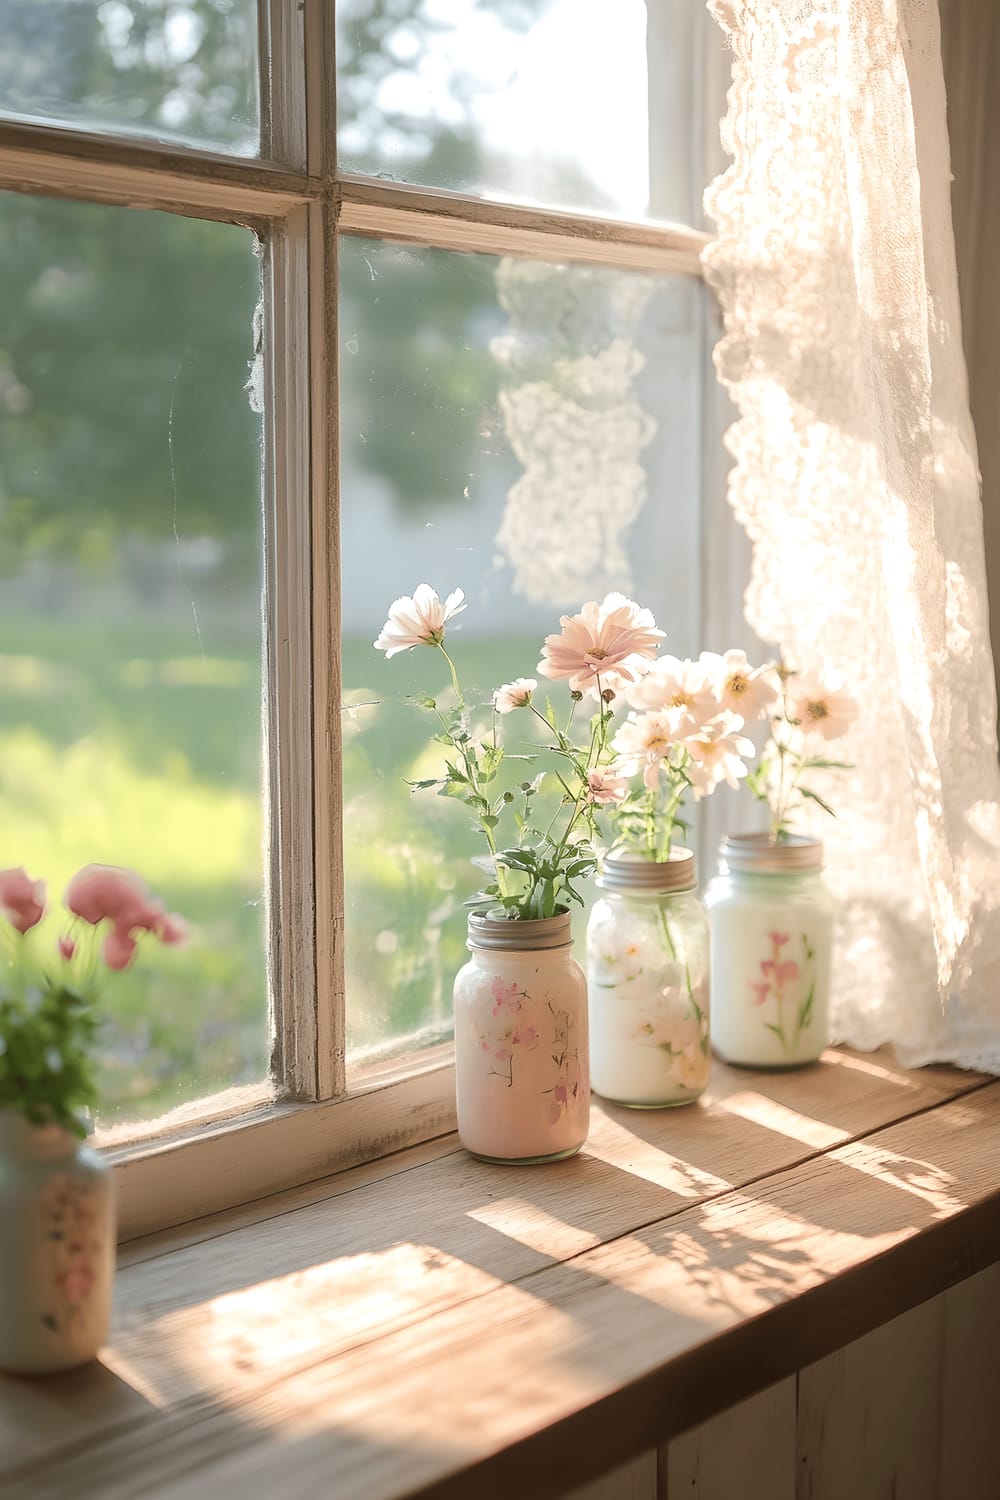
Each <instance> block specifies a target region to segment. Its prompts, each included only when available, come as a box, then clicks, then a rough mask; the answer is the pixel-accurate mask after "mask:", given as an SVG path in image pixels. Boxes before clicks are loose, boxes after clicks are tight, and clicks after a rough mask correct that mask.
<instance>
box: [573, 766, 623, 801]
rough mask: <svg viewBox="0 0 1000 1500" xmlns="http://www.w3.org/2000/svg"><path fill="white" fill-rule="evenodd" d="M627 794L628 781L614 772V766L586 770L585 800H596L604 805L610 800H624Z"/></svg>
mask: <svg viewBox="0 0 1000 1500" xmlns="http://www.w3.org/2000/svg"><path fill="white" fill-rule="evenodd" d="M627 796H628V782H627V781H626V780H625V778H624V777H623V776H617V775H616V774H615V772H614V767H611V766H609V767H608V768H607V769H606V770H604V771H588V772H587V790H586V792H585V793H584V801H585V802H590V803H594V802H596V803H599V804H600V805H601V806H604V805H605V804H606V803H610V802H624V801H625V798H626V797H627Z"/></svg>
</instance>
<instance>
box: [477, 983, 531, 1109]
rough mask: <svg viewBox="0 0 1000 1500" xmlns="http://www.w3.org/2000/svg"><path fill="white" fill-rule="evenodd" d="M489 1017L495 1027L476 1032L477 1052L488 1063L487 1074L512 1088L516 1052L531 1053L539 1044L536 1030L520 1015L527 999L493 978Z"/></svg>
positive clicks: (512, 986)
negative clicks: (494, 1019)
mask: <svg viewBox="0 0 1000 1500" xmlns="http://www.w3.org/2000/svg"><path fill="white" fill-rule="evenodd" d="M490 993H491V995H492V998H493V1005H492V1010H493V1015H494V1016H495V1017H496V1018H497V1021H498V1025H497V1026H496V1027H491V1028H490V1029H489V1030H487V1031H481V1032H479V1048H480V1051H481V1052H483V1053H484V1054H485V1055H486V1057H487V1058H488V1060H489V1070H488V1071H489V1072H490V1074H491V1075H492V1076H493V1077H495V1078H502V1079H503V1081H504V1083H506V1085H507V1087H508V1088H513V1086H514V1058H515V1055H516V1054H517V1053H518V1052H533V1051H534V1050H535V1048H536V1047H537V1046H538V1043H539V1040H540V1038H539V1035H538V1027H537V1026H533V1025H532V1024H531V1022H530V1021H528V1020H527V1018H526V1017H525V1015H524V1002H525V1001H526V1000H528V1001H530V999H531V997H530V995H529V994H528V992H527V990H524V989H519V988H518V987H517V985H516V984H513V983H511V984H505V983H504V981H503V980H502V979H501V978H500V976H499V975H496V976H495V977H494V979H493V982H492V984H491V985H490Z"/></svg>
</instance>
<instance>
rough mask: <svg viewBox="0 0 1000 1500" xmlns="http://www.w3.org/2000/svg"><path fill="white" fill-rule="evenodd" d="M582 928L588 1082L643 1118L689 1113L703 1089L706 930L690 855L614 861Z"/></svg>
mask: <svg viewBox="0 0 1000 1500" xmlns="http://www.w3.org/2000/svg"><path fill="white" fill-rule="evenodd" d="M597 884H598V886H599V888H600V890H601V893H602V894H601V897H600V899H599V900H598V901H597V902H596V903H595V905H594V907H593V910H592V911H591V914H590V922H589V924H588V927H587V981H588V993H589V997H590V998H589V1008H590V1066H591V1079H592V1082H593V1086H594V1089H595V1090H596V1092H597V1093H599V1094H603V1095H604V1097H605V1098H606V1099H611V1100H613V1101H614V1102H615V1103H617V1104H627V1105H631V1106H633V1107H634V1108H640V1109H657V1108H660V1107H662V1106H664V1105H675V1104H690V1103H691V1101H692V1100H694V1099H697V1097H698V1095H699V1094H701V1093H702V1092H703V1091H704V1090H705V1088H706V1086H707V1084H708V1075H709V1071H710V1067H711V1056H710V1051H709V1039H708V923H707V921H706V919H705V913H704V911H703V910H702V908H701V904H700V902H699V901H698V898H697V896H696V894H695V872H694V856H693V854H692V853H691V851H690V850H689V849H675V850H674V851H673V854H672V855H671V857H670V859H669V860H662V861H656V860H648V859H645V858H644V857H643V856H642V855H641V854H621V855H612V856H610V857H609V858H608V859H606V860H605V862H604V868H603V871H602V873H601V875H600V877H599V878H598V881H597Z"/></svg>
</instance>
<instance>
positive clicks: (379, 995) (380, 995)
mask: <svg viewBox="0 0 1000 1500" xmlns="http://www.w3.org/2000/svg"><path fill="white" fill-rule="evenodd" d="M378 623H380V622H376V627H375V628H377V624H378ZM373 635H374V628H373V630H372V633H371V635H370V636H368V637H366V638H365V639H363V640H360V639H352V640H348V641H347V642H346V643H345V647H344V680H345V684H346V688H345V702H346V704H347V708H346V711H345V722H344V731H345V734H344V756H345V857H346V871H347V890H348V894H347V900H348V937H349V944H348V955H347V964H348V994H349V1003H348V1004H349V1009H348V1029H349V1038H350V1043H351V1046H352V1047H353V1048H355V1049H368V1048H371V1047H373V1046H376V1045H378V1044H380V1043H382V1042H384V1041H385V1040H386V1038H391V1037H393V1036H397V1037H398V1036H401V1035H404V1034H409V1033H412V1032H414V1031H417V1030H419V1029H420V1028H428V1037H433V1036H434V1035H436V1034H439V1033H440V1032H441V1031H443V1030H446V1029H447V1027H448V1024H449V1017H450V1008H451V1000H450V996H451V982H452V978H453V975H454V973H455V970H456V969H457V968H458V967H459V966H460V965H461V964H462V963H463V962H464V961H465V958H466V950H465V916H464V912H463V910H462V902H463V901H464V899H465V898H466V896H467V895H469V894H470V893H471V892H472V891H473V890H475V889H476V888H477V884H478V880H479V877H478V875H477V872H476V871H475V869H474V868H473V867H472V866H471V865H470V863H469V859H470V856H471V855H472V854H474V853H480V852H482V849H481V839H477V838H475V837H474V835H473V834H472V832H471V829H470V816H469V814H468V812H467V811H466V809H465V808H464V807H462V806H461V805H459V804H457V803H455V802H451V801H445V800H444V799H441V798H436V797H434V796H433V794H427V793H425V794H418V795H416V796H413V795H411V794H410V792H409V790H408V789H407V787H406V785H405V781H404V778H406V777H411V778H412V777H419V776H426V775H433V774H434V773H435V770H436V769H437V768H438V766H439V764H440V755H441V753H442V752H441V747H439V746H433V745H431V744H430V735H431V733H432V729H433V726H432V723H431V720H430V717H429V716H428V715H427V713H426V712H424V711H422V710H420V709H416V708H413V707H411V706H409V705H407V704H405V703H404V702H403V701H402V700H403V699H404V698H405V696H406V695H407V694H409V693H425V692H431V693H439V692H441V693H443V692H444V690H445V689H446V684H447V669H446V666H445V663H444V661H443V659H442V658H441V657H440V655H439V654H438V653H436V652H431V651H413V652H409V653H407V654H406V655H404V656H400V657H396V658H394V659H393V660H392V661H386V660H385V659H384V657H383V656H382V654H381V653H380V652H376V651H375V650H374V649H373V648H372V646H371V644H370V641H371V638H372V636H373ZM205 639H206V647H205V651H206V654H205V656H204V657H203V656H201V655H200V654H197V653H193V652H192V649H191V631H190V629H187V630H185V631H182V630H180V629H174V630H171V629H169V628H166V629H165V628H164V627H163V626H162V625H161V624H159V623H158V622H152V621H149V622H143V621H135V620H130V621H128V623H127V624H125V625H117V624H116V623H114V622H111V621H107V622H98V621H95V620H92V621H90V622H88V623H86V624H84V625H79V624H77V623H75V622H73V623H70V622H68V621H63V620H59V619H56V618H44V619H42V618H34V617H33V618H31V619H27V618H16V617H11V616H10V615H7V616H5V617H4V618H3V619H2V620H0V817H2V820H3V821H2V827H3V841H2V847H0V864H2V865H19V864H24V865H25V866H26V867H27V868H28V870H29V871H30V873H31V874H32V875H33V876H35V877H36V878H38V877H41V878H45V879H47V880H48V881H49V886H50V893H51V895H52V896H53V897H58V896H61V892H62V889H63V887H64V886H65V883H66V881H67V879H68V878H69V876H70V875H71V874H72V873H73V872H74V871H75V870H76V869H78V868H79V867H80V866H81V865H84V864H87V863H90V862H91V861H98V862H103V863H110V864H123V865H128V866H130V867H132V868H134V869H136V870H138V871H139V872H140V873H141V874H142V875H143V876H144V877H145V879H146V880H147V881H148V882H149V884H150V885H151V887H152V888H153V889H154V890H155V891H156V892H157V893H158V894H159V895H161V896H162V897H163V898H164V900H165V901H166V902H167V903H168V905H169V906H170V908H171V909H173V910H177V911H179V912H181V913H182V914H183V915H184V916H185V917H187V918H188V920H189V921H190V922H191V924H192V929H193V931H192V941H191V943H190V944H189V945H188V946H187V947H186V948H184V949H181V950H173V951H166V950H163V949H160V948H159V947H158V946H157V945H156V944H155V943H150V944H149V945H148V946H147V947H146V948H145V949H144V951H143V953H142V955H141V957H140V959H139V961H138V962H137V964H136V966H135V967H134V968H133V969H132V970H131V971H129V972H128V973H127V974H125V975H121V976H113V977H112V978H111V980H110V982H109V984H108V986H107V990H106V995H105V1000H104V1007H103V1008H104V1011H105V1014H106V1016H107V1018H108V1021H107V1024H106V1026H105V1030H104V1035H103V1058H102V1080H101V1085H102V1091H103V1098H104V1101H105V1107H104V1109H103V1110H102V1117H107V1118H108V1119H109V1120H113V1119H115V1118H124V1117H127V1116H148V1115H151V1114H155V1113H158V1112H160V1111H162V1110H164V1109H168V1108H171V1107H173V1106H174V1105H176V1104H179V1103H182V1102H184V1101H185V1100H188V1099H191V1098H194V1097H197V1096H198V1095H199V1094H203V1093H207V1092H210V1091H213V1090H215V1089H218V1088H221V1087H225V1086H227V1085H228V1084H230V1083H233V1082H245V1081H251V1080H253V1079H259V1078H263V1077H264V1075H265V1072H266V1065H267V1062H266V1059H267V1033H268V1025H267V1014H266V985H265V958H264V936H263V913H264V907H263V885H262V873H261V872H262V860H261V846H262V826H261V798H260V790H259V787H260V774H259V760H260V727H259V724H260V689H259V661H258V657H257V654H256V651H255V640H254V631H253V630H248V631H238V630H236V629H235V628H229V629H228V631H227V630H226V629H225V628H223V627H221V626H219V627H215V626H213V627H212V628H211V629H210V630H209V629H206V630H205ZM452 644H453V646H454V654H455V656H456V659H457V660H458V662H459V666H460V669H461V671H462V676H463V681H464V683H465V685H466V688H467V690H468V691H469V693H470V697H477V696H478V697H479V698H481V699H482V700H483V701H488V698H489V691H490V689H492V688H493V687H494V686H496V685H498V684H499V683H501V682H503V681H505V680H507V679H509V678H511V677H514V676H519V675H528V674H530V673H531V672H532V671H533V669H534V666H535V663H536V662H537V660H538V649H539V646H540V642H539V641H537V640H535V639H533V638H532V639H530V640H529V639H523V640H522V639H517V638H506V639H503V640H499V639H482V638H480V639H476V638H474V637H470V638H468V639H467V640H466V639H465V638H464V637H463V636H462V635H461V634H460V633H459V632H455V634H454V637H453V640H452ZM554 696H555V697H556V698H557V699H558V700H559V702H560V707H562V706H563V705H562V696H563V695H562V691H561V690H559V689H557V690H556V692H555V694H554ZM361 705H364V706H361ZM486 717H488V716H484V723H485V722H486ZM517 717H518V718H520V716H517ZM522 722H523V721H522ZM507 724H508V726H509V727H510V728H515V727H517V726H515V724H514V721H513V720H508V721H507ZM511 772H512V775H513V774H515V768H511ZM58 931H59V923H58V921H57V920H56V919H55V918H54V917H50V918H48V919H47V920H46V923H45V924H44V926H43V928H42V929H41V930H40V931H39V934H38V939H39V942H40V943H42V944H44V945H46V947H48V945H50V944H51V945H54V942H55V938H56V936H57V935H58Z"/></svg>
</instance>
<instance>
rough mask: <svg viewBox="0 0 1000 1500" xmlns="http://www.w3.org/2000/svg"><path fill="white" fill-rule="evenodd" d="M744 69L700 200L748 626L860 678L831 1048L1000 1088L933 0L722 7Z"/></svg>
mask: <svg viewBox="0 0 1000 1500" xmlns="http://www.w3.org/2000/svg"><path fill="white" fill-rule="evenodd" d="M709 4H710V8H711V9H712V11H713V13H714V14H715V16H716V19H717V20H718V21H719V23H720V24H721V26H722V27H723V29H724V31H725V32H726V34H727V36H728V39H729V43H730V46H731V48H732V51H733V58H734V73H733V84H732V88H731V91H730V101H729V102H730V107H729V113H728V117H727V119H726V121H725V125H724V142H725V144H726V146H727V149H728V150H729V152H730V154H731V155H732V157H733V163H732V165H731V167H730V168H729V170H728V171H727V172H726V173H725V174H724V175H723V176H722V177H720V178H719V179H717V181H716V182H715V183H713V185H712V186H711V188H710V189H709V192H708V194H707V197H706V205H707V207H708V210H709V212H710V213H711V214H712V216H713V217H714V218H715V219H716V221H717V223H718V226H719V234H718V239H717V240H716V241H715V243H714V244H713V245H712V246H711V247H710V248H709V250H708V251H707V252H706V255H705V264H706V272H707V275H708V278H709V280H710V282H711V284H712V285H713V286H714V288H715V290H716V292H717V294H718V296H719V299H720V302H721V305H722V310H723V314H724V327H725V334H724V337H723V339H722V341H721V343H720V344H719V346H718V348H717V350H716V364H717V368H718V371H719V374H720V377H721V379H722V380H723V382H724V384H725V385H726V386H727V387H728V388H729V390H730V392H731V394H732V396H733V399H734V401H735V403H736V406H737V409H738V411H739V413H740V416H739V420H738V421H737V422H736V424H735V426H734V427H733V428H732V429H731V431H730V433H729V435H728V439H727V441H728V444H729V446H730V448H731V451H732V453H733V456H734V459H735V466H734V469H733V471H732V475H731V480H730V492H729V498H730V502H731V504H732V506H733V508H734V510H735V512H736V514H737V516H738V518H739V520H740V521H741V523H742V524H743V526H744V527H745V528H746V530H747V532H748V534H749V536H750V538H751V540H752V542H753V572H752V579H751V583H750V587H749V590H748V594H747V616H748V619H749V621H750V623H751V624H752V625H753V627H754V628H755V630H756V631H757V632H758V634H760V635H761V636H762V637H763V638H764V639H766V640H769V641H773V642H775V643H777V644H778V645H780V647H781V649H782V651H783V653H784V655H785V656H786V658H787V659H788V660H789V661H791V662H792V663H793V664H794V663H801V664H802V665H803V666H805V665H810V666H812V665H819V664H824V665H826V666H829V667H832V668H840V669H842V670H843V671H845V672H846V673H847V674H848V675H849V677H850V678H851V679H852V681H853V683H854V684H855V688H856V691H857V693H858V696H859V698H860V700H861V703H862V706H863V711H862V713H861V715H860V717H859V721H858V723H857V726H856V729H855V730H854V731H853V733H852V735H851V737H850V739H849V740H848V741H846V742H845V743H844V746H843V748H844V750H845V759H849V760H851V761H853V762H854V763H855V767H856V769H855V770H853V771H852V772H849V773H843V775H842V779H841V781H840V782H839V784H838V785H837V787H836V788H835V789H834V788H833V786H832V784H831V795H832V796H834V797H835V800H836V803H837V807H838V811H839V813H840V816H839V818H838V820H837V821H836V822H835V823H834V822H832V821H831V820H826V821H825V822H823V823H822V825H820V823H819V822H817V824H816V828H815V831H817V832H819V833H821V835H822V837H823V838H824V840H825V842H826V846H827V863H828V876H829V879H830V881H831V883H832V884H833V886H834V888H835V891H836V894H837V896H838V897H839V904H840V911H841V921H840V932H839V939H838V949H837V964H836V975H835V996H834V1017H835V1028H836V1032H837V1035H838V1038H839V1039H841V1040H846V1041H848V1042H851V1043H853V1044H855V1045H857V1046H859V1047H864V1048H871V1047H875V1046H878V1045H880V1044H882V1043H883V1042H887V1041H891V1042H894V1043H896V1045H897V1049H898V1051H899V1053H900V1055H901V1056H902V1057H903V1058H904V1059H905V1060H906V1061H908V1062H910V1063H913V1064H919V1063H923V1062H929V1061H932V1060H941V1061H953V1062H957V1063H959V1064H961V1065H964V1066H967V1067H981V1068H986V1069H989V1070H991V1071H1000V969H998V962H997V961H998V959H1000V920H998V918H1000V910H998V908H1000V771H998V763H997V744H996V729H995V726H996V701H995V689H994V681H993V665H992V660H991V656H990V648H989V633H988V620H987V600H986V580H985V568H984V556H983V535H982V516H981V510H980V501H979V483H978V473H977V465H976V456H975V438H974V434H973V431H972V423H971V417H970V414H969V406H968V396H967V383H966V374H965V364H964V358H963V354H962V348H961V322H960V316H959V304H958V285H957V276H956V269H955V252H954V244H953V238H952V230H951V211H950V168H949V150H948V137H947V127H946V118H945V99H944V84H943V78H942V70H941V59H940V37H939V26H938V14H937V5H936V0H850V3H847V0H709Z"/></svg>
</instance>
